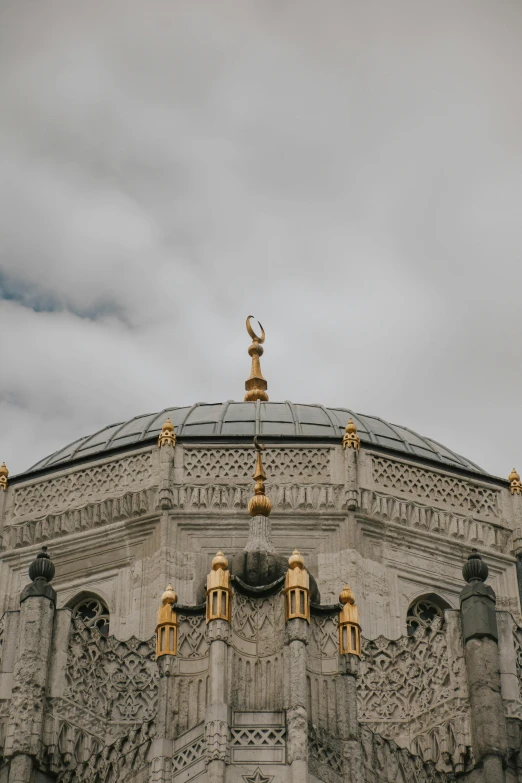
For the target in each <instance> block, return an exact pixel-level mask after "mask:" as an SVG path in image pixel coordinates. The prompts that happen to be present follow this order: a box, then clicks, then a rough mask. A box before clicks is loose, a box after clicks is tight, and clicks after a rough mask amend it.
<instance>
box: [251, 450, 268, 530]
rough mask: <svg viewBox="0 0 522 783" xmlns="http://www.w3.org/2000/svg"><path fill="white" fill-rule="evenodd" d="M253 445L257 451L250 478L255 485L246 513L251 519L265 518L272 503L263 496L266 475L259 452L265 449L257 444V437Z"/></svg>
mask: <svg viewBox="0 0 522 783" xmlns="http://www.w3.org/2000/svg"><path fill="white" fill-rule="evenodd" d="M254 445H255V447H256V451H257V458H256V468H255V470H254V475H253V477H252V478H253V479H254V480H255V482H256V483H255V486H254V493H255V494H254V497H252V498H250V500H249V502H248V513H249V514H250V516H251V517H257V516H261V517H267V516H268V515H269V514H270V512H271V511H272V503H271V502H270V499H269V498H267V496H266V495H265V481H266V474H265V471H264V469H263V462H262V460H261V451H263V450H264V448H265V447H264V446H262V445H261V444H260V443H258V440H257V435H256V437H255V438H254Z"/></svg>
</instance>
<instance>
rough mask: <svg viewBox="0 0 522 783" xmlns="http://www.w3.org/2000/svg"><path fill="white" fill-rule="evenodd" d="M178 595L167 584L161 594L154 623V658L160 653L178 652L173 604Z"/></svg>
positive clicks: (171, 653)
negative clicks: (155, 622)
mask: <svg viewBox="0 0 522 783" xmlns="http://www.w3.org/2000/svg"><path fill="white" fill-rule="evenodd" d="M177 600H178V596H177V595H176V593H175V592H174V590H173V589H172V585H169V586H168V587H167V589H166V590H165V592H164V593H163V595H162V596H161V606H160V608H159V609H158V621H157V624H156V659H158V658H160V657H161V656H162V655H176V653H177V652H178V615H177V612H176V610H175V609H174V607H173V604H175V603H176V601H177Z"/></svg>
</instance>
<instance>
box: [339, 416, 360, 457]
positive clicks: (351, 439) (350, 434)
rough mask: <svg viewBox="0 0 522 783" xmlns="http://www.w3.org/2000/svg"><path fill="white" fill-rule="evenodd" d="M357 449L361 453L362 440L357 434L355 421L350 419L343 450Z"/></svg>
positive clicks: (344, 437) (344, 436)
mask: <svg viewBox="0 0 522 783" xmlns="http://www.w3.org/2000/svg"><path fill="white" fill-rule="evenodd" d="M346 448H348V449H355V450H356V451H359V449H360V448H361V439H360V437H359V436H358V434H357V427H356V426H355V423H354V420H353V419H348V424H347V425H346V430H345V433H344V435H343V449H346Z"/></svg>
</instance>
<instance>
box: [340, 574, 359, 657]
mask: <svg viewBox="0 0 522 783" xmlns="http://www.w3.org/2000/svg"><path fill="white" fill-rule="evenodd" d="M339 603H340V604H342V609H341V611H340V612H339V653H340V654H341V655H359V656H360V655H361V626H360V625H359V610H358V608H357V604H356V603H355V596H354V594H353V593H352V591H351V590H350V588H349V587H348V585H345V587H344V589H343V590H342V592H341V594H340V595H339Z"/></svg>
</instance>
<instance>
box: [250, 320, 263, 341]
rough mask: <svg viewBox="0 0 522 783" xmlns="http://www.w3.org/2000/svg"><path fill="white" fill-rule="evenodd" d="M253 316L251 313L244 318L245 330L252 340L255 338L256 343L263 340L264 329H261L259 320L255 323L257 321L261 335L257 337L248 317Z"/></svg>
mask: <svg viewBox="0 0 522 783" xmlns="http://www.w3.org/2000/svg"><path fill="white" fill-rule="evenodd" d="M253 317H254V316H253V315H249V316H248V318H247V319H246V328H247V332H248V334H249V335H250V337H251V338H252V340H257V342H258V343H264V342H265V330H264V329H263V327H262V326H261V324H260V323H259V321H258V322H257V323H258V325H259V328H260V329H261V332H262V334H261V337H258V336H257V334H256V333H255V332H254V330H253V329H252V327H251V326H250V319H251V318H253Z"/></svg>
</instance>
